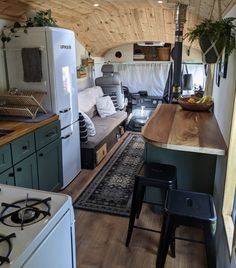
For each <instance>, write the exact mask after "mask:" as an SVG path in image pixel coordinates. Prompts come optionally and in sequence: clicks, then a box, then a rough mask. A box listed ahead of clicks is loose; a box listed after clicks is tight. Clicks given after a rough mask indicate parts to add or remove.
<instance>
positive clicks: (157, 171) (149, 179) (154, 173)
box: [126, 163, 177, 247]
mask: <svg viewBox="0 0 236 268" xmlns="http://www.w3.org/2000/svg"><path fill="white" fill-rule="evenodd" d="M147 186H151V187H157V188H161V189H162V190H164V191H165V193H166V191H167V190H169V189H175V188H177V170H176V167H175V166H172V165H166V164H159V163H149V164H147V163H144V164H143V165H142V167H141V169H140V171H139V173H138V174H137V175H136V176H135V183H134V192H133V199H132V206H131V212H130V218H129V227H128V233H127V238H126V247H128V246H129V242H130V239H131V235H132V232H133V228H139V229H143V230H149V231H154V230H151V229H147V228H142V227H138V226H135V225H134V222H135V216H136V217H137V218H138V217H139V214H140V212H141V209H142V204H143V198H144V193H145V189H146V187H147ZM152 204H153V203H152ZM155 232H159V231H155Z"/></svg>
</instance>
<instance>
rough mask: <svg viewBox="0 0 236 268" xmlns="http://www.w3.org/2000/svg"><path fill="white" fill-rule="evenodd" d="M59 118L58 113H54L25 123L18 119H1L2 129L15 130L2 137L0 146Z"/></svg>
mask: <svg viewBox="0 0 236 268" xmlns="http://www.w3.org/2000/svg"><path fill="white" fill-rule="evenodd" d="M56 120H58V115H54V116H52V117H50V118H48V119H45V120H43V121H41V122H37V123H25V122H16V121H0V129H6V130H8V129H9V130H13V132H11V133H9V134H7V135H5V136H2V137H0V146H1V145H4V144H7V143H9V142H11V141H13V140H15V139H17V138H19V137H21V136H23V135H25V134H27V133H30V132H32V131H34V130H35V129H37V128H40V127H43V126H45V125H47V124H50V123H51V122H54V121H56Z"/></svg>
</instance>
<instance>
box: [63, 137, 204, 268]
mask: <svg viewBox="0 0 236 268" xmlns="http://www.w3.org/2000/svg"><path fill="white" fill-rule="evenodd" d="M126 135H127V133H126V134H125V135H123V137H122V138H121V140H120V141H119V143H118V144H117V145H116V146H115V147H114V148H113V149H112V150H111V151H110V152H109V153H108V155H107V157H106V158H105V159H104V160H103V161H102V163H101V164H100V165H99V166H98V167H97V168H96V169H94V170H82V172H81V173H80V174H79V176H78V177H77V178H76V179H75V180H74V181H73V182H72V183H71V184H70V185H69V186H68V187H67V188H66V189H64V191H63V193H66V194H69V195H71V196H72V199H73V201H75V200H76V198H77V197H78V196H79V195H80V193H81V192H82V191H83V189H84V188H85V187H86V186H87V185H88V183H89V182H90V181H91V180H92V179H93V178H94V176H95V175H96V174H97V173H98V172H99V170H100V169H101V168H102V167H103V166H104V165H105V163H106V162H107V161H108V160H109V158H110V156H111V155H112V153H113V152H114V151H115V150H116V149H117V148H118V146H119V144H120V143H121V142H123V141H124V139H125V137H126ZM75 218H76V248H77V268H155V261H156V253H157V249H158V243H159V238H160V235H159V234H158V233H153V232H147V231H142V230H138V229H134V231H133V235H132V239H131V242H130V245H129V248H126V247H125V239H126V234H127V227H128V218H126V217H117V216H111V215H107V214H102V213H94V212H88V211H83V210H79V209H75ZM161 222H162V217H161V216H160V215H157V214H156V213H154V212H153V211H152V209H151V206H150V205H148V204H145V205H144V206H143V209H142V213H141V215H140V219H139V220H137V221H136V224H137V225H140V226H143V227H148V228H152V229H156V230H160V228H161ZM178 235H179V236H182V237H188V238H192V239H196V240H202V239H203V236H202V232H201V230H199V229H195V228H189V227H180V228H178V229H177V236H178ZM204 267H207V266H206V256H205V247H204V245H202V244H198V243H191V242H186V241H180V240H177V241H176V258H174V259H173V258H171V257H170V256H169V255H168V257H167V260H166V266H165V268H204Z"/></svg>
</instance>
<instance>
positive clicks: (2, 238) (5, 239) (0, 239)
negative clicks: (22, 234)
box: [0, 233, 16, 266]
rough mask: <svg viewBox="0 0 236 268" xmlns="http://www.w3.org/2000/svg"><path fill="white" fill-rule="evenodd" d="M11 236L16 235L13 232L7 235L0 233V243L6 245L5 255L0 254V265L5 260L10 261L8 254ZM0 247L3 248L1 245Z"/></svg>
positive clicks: (10, 246) (10, 249) (10, 247)
mask: <svg viewBox="0 0 236 268" xmlns="http://www.w3.org/2000/svg"><path fill="white" fill-rule="evenodd" d="M13 237H16V235H15V233H12V234H10V235H7V236H4V235H0V244H1V243H5V244H6V247H7V249H6V254H5V256H1V255H0V266H1V265H2V264H4V263H5V262H7V263H10V260H9V256H10V254H11V251H12V243H11V240H10V239H11V238H13ZM0 247H1V248H3V247H2V246H0Z"/></svg>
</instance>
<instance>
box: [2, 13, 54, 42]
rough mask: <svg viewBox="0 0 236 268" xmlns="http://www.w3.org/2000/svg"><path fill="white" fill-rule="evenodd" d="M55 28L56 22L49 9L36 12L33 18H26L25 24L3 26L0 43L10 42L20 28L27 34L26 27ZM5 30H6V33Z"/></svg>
mask: <svg viewBox="0 0 236 268" xmlns="http://www.w3.org/2000/svg"><path fill="white" fill-rule="evenodd" d="M44 26H49V27H57V25H56V20H55V19H54V18H52V12H51V10H50V9H48V10H46V11H43V10H40V11H38V12H36V14H35V16H34V17H33V18H28V19H27V20H26V21H25V22H18V21H17V22H15V23H14V24H13V25H9V26H5V27H4V28H3V30H2V32H1V34H0V38H1V41H2V42H3V44H4V43H5V42H10V41H11V38H12V36H16V35H17V31H18V30H19V29H21V28H23V29H24V32H25V33H27V28H28V27H44ZM5 30H8V31H7V32H6V31H5Z"/></svg>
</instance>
